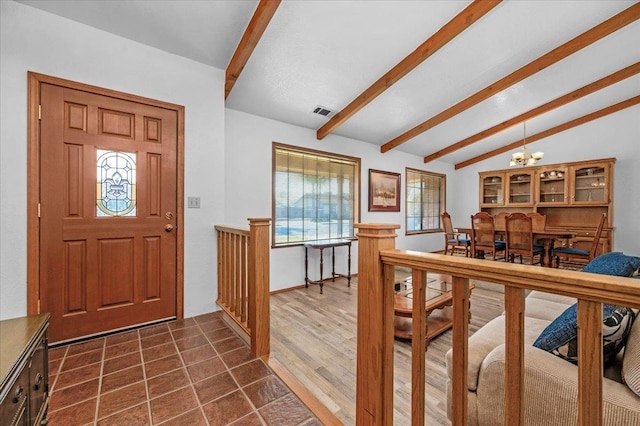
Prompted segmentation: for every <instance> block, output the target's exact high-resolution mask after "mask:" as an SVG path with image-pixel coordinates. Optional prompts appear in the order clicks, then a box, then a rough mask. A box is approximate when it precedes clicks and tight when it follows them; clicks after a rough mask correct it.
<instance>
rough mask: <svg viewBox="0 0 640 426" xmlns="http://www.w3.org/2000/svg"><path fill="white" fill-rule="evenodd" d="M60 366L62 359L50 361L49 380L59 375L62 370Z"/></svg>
mask: <svg viewBox="0 0 640 426" xmlns="http://www.w3.org/2000/svg"><path fill="white" fill-rule="evenodd" d="M60 364H62V358H60V359H54V360H53V361H52V360H49V378H51V377H53V376H55V375H56V374H58V369H59V368H60Z"/></svg>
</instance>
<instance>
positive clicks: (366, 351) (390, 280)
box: [355, 224, 640, 425]
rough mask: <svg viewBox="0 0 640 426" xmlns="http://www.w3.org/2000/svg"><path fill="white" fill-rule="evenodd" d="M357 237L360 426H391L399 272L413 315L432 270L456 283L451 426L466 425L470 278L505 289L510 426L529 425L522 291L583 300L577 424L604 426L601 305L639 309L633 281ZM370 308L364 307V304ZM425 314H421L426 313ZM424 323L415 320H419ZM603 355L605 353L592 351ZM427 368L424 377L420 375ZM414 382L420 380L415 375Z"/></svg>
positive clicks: (390, 233)
mask: <svg viewBox="0 0 640 426" xmlns="http://www.w3.org/2000/svg"><path fill="white" fill-rule="evenodd" d="M355 226H356V228H358V230H359V232H358V234H357V236H358V239H359V241H358V246H359V254H358V272H359V280H358V286H359V289H358V290H359V291H358V325H357V327H358V346H357V379H356V380H357V382H356V424H358V425H389V424H392V422H393V416H392V413H393V385H392V384H393V300H392V298H393V287H394V274H393V269H394V267H395V266H404V267H408V268H411V269H412V276H413V280H414V299H413V302H414V304H415V305H416V309H419V307H424V303H425V301H424V291H420V290H419V289H418V290H416V289H415V286H416V285H418V286H419V285H420V283H422V285H424V280H422V279H420V278H418V279H416V277H420V276H421V275H422V274H425V273H426V272H427V271H429V272H432V273H437V274H446V275H450V276H452V284H453V353H452V362H453V369H452V370H453V377H452V390H453V392H452V408H453V409H452V413H453V416H454V418H453V419H452V424H453V425H466V424H467V421H468V413H467V389H468V383H467V380H468V375H467V369H468V367H467V366H468V347H467V344H468V343H467V341H468V319H469V316H468V315H469V310H468V306H469V305H468V303H469V296H470V292H469V279H479V280H484V281H490V282H494V283H497V284H501V285H503V286H504V287H505V311H506V313H505V319H506V332H505V336H506V337H505V344H506V348H507V349H506V350H507V357H506V371H505V376H506V384H505V424H508V425H518V424H523V418H524V405H523V400H524V355H523V348H524V323H523V321H524V319H523V313H524V289H530V290H539V291H543V292H547V293H554V294H559V295H564V296H570V297H574V298H576V299H578V323H579V327H578V328H579V331H578V333H579V335H578V351H579V357H580V363H579V365H578V418H579V424H580V425H592V424H601V422H602V367H601V366H602V344H601V342H602V303H610V304H618V305H623V306H629V307H633V308H640V294H639V293H638V291H637V285H634V283H630V282H629V281H630V280H629V279H628V278H621V277H613V276H607V275H597V274H588V273H584V272H577V271H569V270H558V269H550V268H541V267H539V266H531V265H518V264H512V263H505V262H486V261H483V260H478V259H472V258H463V257H455V256H445V255H440V254H433V253H422V252H415V251H406V250H395V249H394V245H395V238H396V234H395V229H398V227H399V225H394V224H356V225H355ZM363 303H366V305H363ZM422 310H424V309H422ZM421 320H422V318H421V317H420V318H418V321H421ZM597 347H599V348H601V350H600V351H598V350H593V348H597ZM416 357H418V359H419V361H417V363H418V364H420V363H421V365H416V362H414V363H413V367H412V375H415V374H421V375H420V376H418V378H415V379H412V405H415V404H424V386H421V385H420V383H417V382H418V381H419V380H422V381H424V346H423V345H420V344H417V345H412V358H414V359H416ZM421 369H422V370H421ZM414 377H415V376H414ZM412 414H413V415H412V424H413V425H418V424H419V425H422V424H424V409H423V408H416V407H413V406H412Z"/></svg>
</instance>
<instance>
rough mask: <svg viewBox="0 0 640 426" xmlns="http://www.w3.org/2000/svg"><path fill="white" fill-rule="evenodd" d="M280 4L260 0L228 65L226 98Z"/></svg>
mask: <svg viewBox="0 0 640 426" xmlns="http://www.w3.org/2000/svg"><path fill="white" fill-rule="evenodd" d="M279 5H280V0H260V2H259V3H258V6H257V7H256V10H255V12H254V13H253V16H252V17H251V21H249V25H247V28H246V29H245V31H244V34H242V38H241V39H240V43H238V47H236V51H235V52H234V53H233V56H232V57H231V61H230V62H229V65H228V66H227V70H226V79H225V82H224V98H225V99H227V96H229V93H231V89H232V88H233V85H234V84H236V80H238V77H239V76H240V73H241V72H242V70H243V69H244V66H245V65H246V64H247V61H248V60H249V57H251V54H252V53H253V49H255V48H256V46H257V44H258V41H260V37H262V34H263V33H264V30H266V29H267V25H269V22H270V21H271V18H272V17H273V15H274V14H275V13H276V9H278V6H279Z"/></svg>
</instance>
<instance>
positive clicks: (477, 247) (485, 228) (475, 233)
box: [471, 212, 507, 260]
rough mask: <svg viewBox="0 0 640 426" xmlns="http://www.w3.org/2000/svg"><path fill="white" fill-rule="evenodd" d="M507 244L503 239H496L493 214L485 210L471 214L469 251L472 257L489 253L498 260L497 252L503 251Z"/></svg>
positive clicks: (482, 256)
mask: <svg viewBox="0 0 640 426" xmlns="http://www.w3.org/2000/svg"><path fill="white" fill-rule="evenodd" d="M506 248H507V245H506V243H505V242H504V241H496V238H495V227H494V223H493V216H491V215H490V214H489V213H486V212H478V213H476V214H474V215H471V253H472V255H473V257H476V258H484V255H485V254H486V253H491V254H492V256H493V260H498V253H503V254H504V253H505V250H506Z"/></svg>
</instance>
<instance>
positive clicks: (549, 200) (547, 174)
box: [538, 169, 568, 204]
mask: <svg viewBox="0 0 640 426" xmlns="http://www.w3.org/2000/svg"><path fill="white" fill-rule="evenodd" d="M538 188H540V192H539V194H540V199H539V200H538V202H539V203H540V204H567V201H568V199H567V173H566V170H565V169H549V170H544V169H543V170H541V171H540V175H539V186H538Z"/></svg>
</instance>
